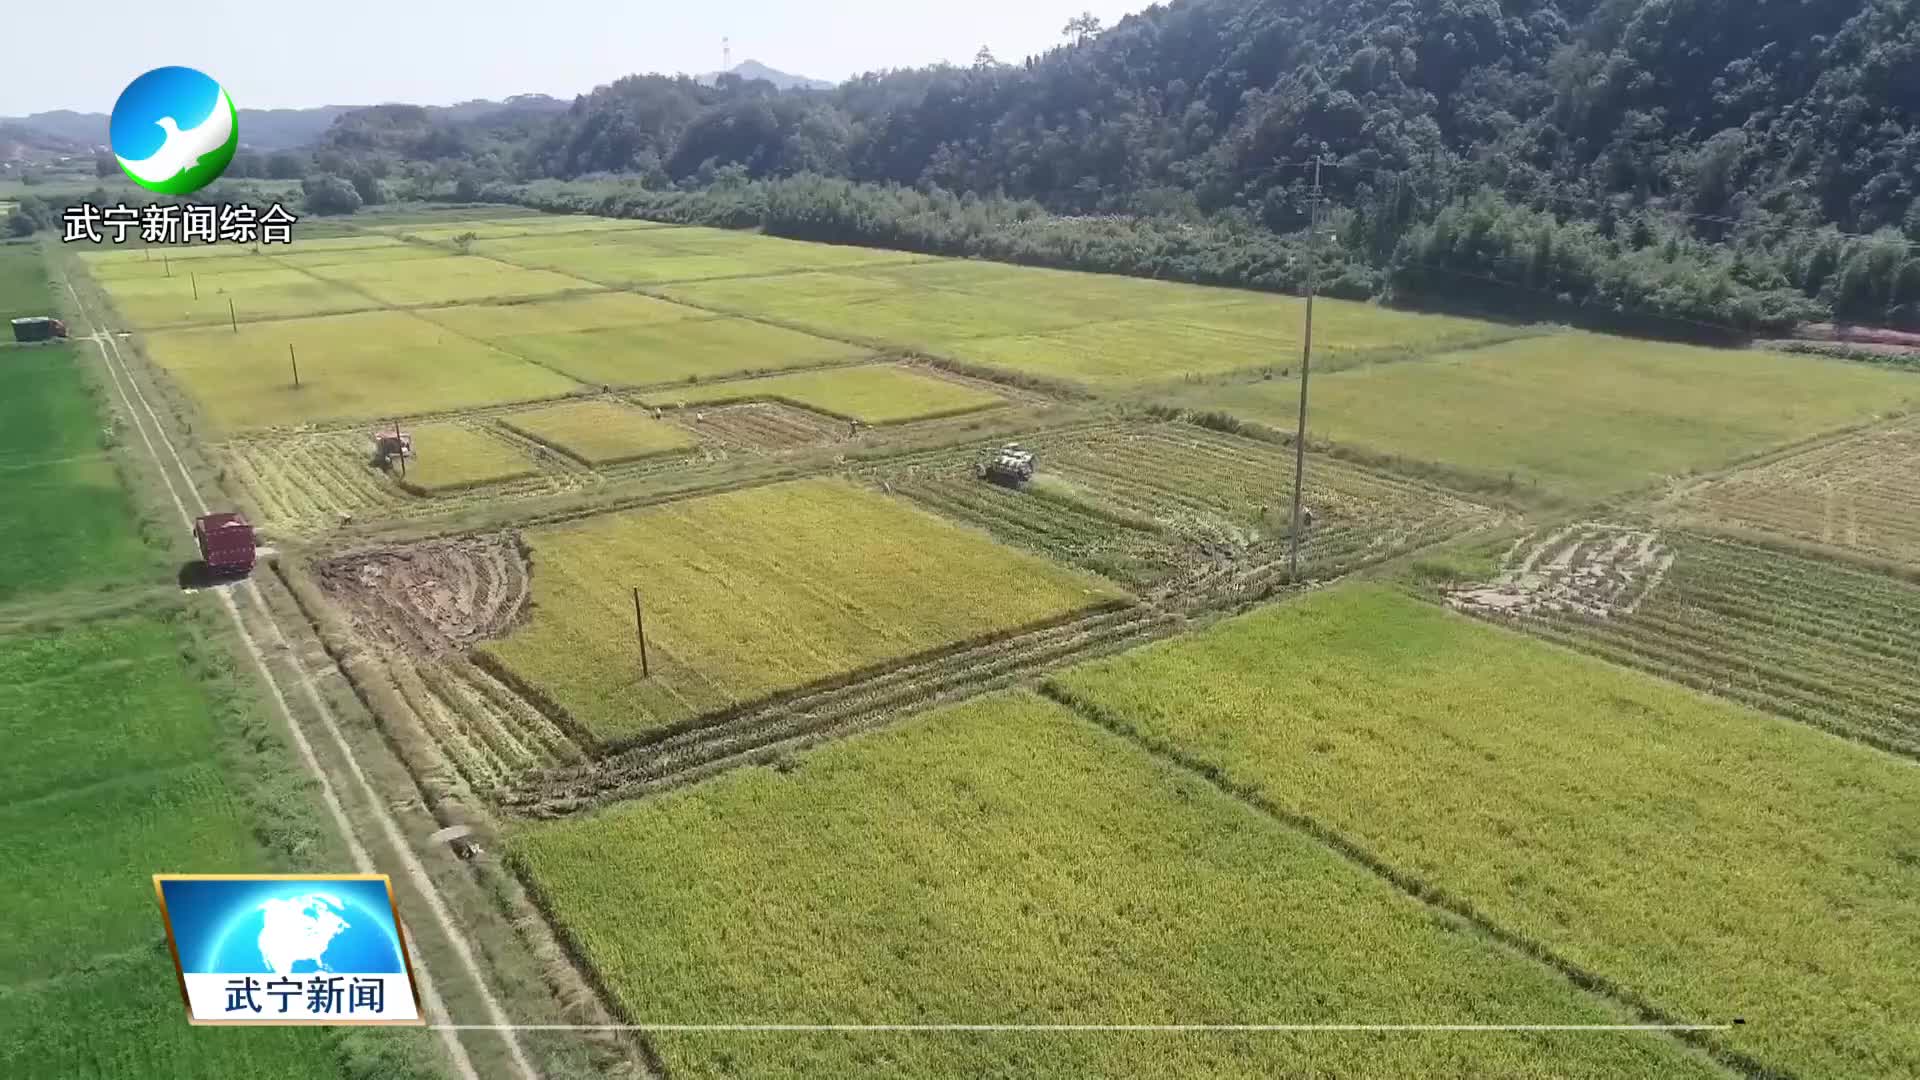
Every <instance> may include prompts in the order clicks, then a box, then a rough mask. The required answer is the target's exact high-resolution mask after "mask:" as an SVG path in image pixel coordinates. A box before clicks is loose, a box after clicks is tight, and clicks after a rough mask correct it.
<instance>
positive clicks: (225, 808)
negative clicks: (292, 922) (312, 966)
mask: <svg viewBox="0 0 1920 1080" xmlns="http://www.w3.org/2000/svg"><path fill="white" fill-rule="evenodd" d="M196 648H197V647H196V646H194V645H192V644H190V643H189V642H188V641H187V640H186V639H184V638H183V637H182V636H181V634H180V633H178V632H177V631H176V630H175V629H174V628H173V627H172V626H171V625H170V624H169V623H168V621H166V620H165V619H160V618H153V617H144V616H140V617H129V618H123V619H115V620H109V621H104V622H91V623H85V624H80V625H75V626H69V627H66V628H64V629H63V630H62V631H61V632H59V633H49V634H41V635H32V636H10V637H9V636H0V701H4V707H3V708H0V737H3V738H4V739H5V742H6V745H7V747H8V753H7V754H6V755H4V763H0V777H4V778H5V779H6V781H7V784H6V795H5V797H4V799H0V857H4V858H5V860H6V865H7V868H8V872H7V874H6V877H5V880H4V881H0V904H4V905H5V907H6V910H7V912H8V915H9V919H10V923H9V926H10V932H9V933H7V934H6V935H4V937H3V938H0V1029H4V1030H5V1031H6V1032H7V1038H6V1039H4V1040H0V1074H4V1075H7V1076H22V1077H26V1076H34V1077H38V1076H48V1077H53V1076H58V1077H99V1078H107V1077H119V1076H135V1075H138V1076H161V1075H164V1076H180V1077H201V1078H206V1080H218V1078H223V1077H231V1076H241V1075H248V1076H255V1075H272V1076H288V1077H316V1078H317V1077H333V1076H338V1075H339V1068H338V1065H337V1063H336V1059H335V1057H334V1053H333V1050H332V1047H331V1040H330V1039H329V1037H328V1036H327V1035H325V1034H324V1033H322V1032H321V1031H319V1030H317V1029H288V1028H280V1029H271V1030H260V1031H232V1030H224V1029H209V1028H192V1027H189V1026H187V1024H186V1019H185V1015H184V1013H185V1007H184V1005H183V1004H182V1002H181V1000H180V992H179V984H178V982H177V980H176V977H175V976H174V974H173V970H172V968H173V964H172V959H171V957H170V956H169V955H168V953H167V948H166V938H165V934H164V928H163V926H162V923H161V919H160V912H159V909H158V907H157V906H156V905H155V903H154V899H153V880H152V875H153V874H154V873H156V872H184V873H192V872H202V873H206V872H219V873H232V872H240V871H245V870H249V869H265V866H264V865H263V860H262V856H261V854H260V851H259V848H258V847H257V846H256V842H255V840H254V837H253V834H252V826H251V824H250V822H249V820H248V816H247V814H246V812H245V810H244V808H243V807H242V806H241V804H240V802H239V800H238V797H237V796H236V794H235V792H234V789H233V788H232V787H231V786H230V784H229V783H228V782H227V781H226V780H225V779H224V778H223V777H222V774H221V772H220V769H219V767H218V766H217V765H216V764H214V763H213V762H211V761H210V758H211V757H212V756H213V753H214V746H213V741H214V732H213V725H214V723H215V722H216V719H217V718H220V717H222V716H224V714H223V713H222V712H221V711H220V708H219V705H218V703H217V702H215V701H213V700H211V699H210V698H209V696H208V694H207V693H206V691H205V690H204V689H203V688H202V686H201V684H200V683H199V682H198V681H197V679H196V678H195V677H194V676H193V674H192V672H191V671H190V670H189V664H190V663H192V662H193V661H192V660H191V659H190V658H191V657H193V656H194V655H195V649H196ZM51 717H57V718H58V722H55V723H49V722H47V721H48V719H49V718H51Z"/></svg>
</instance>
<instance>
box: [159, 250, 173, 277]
mask: <svg viewBox="0 0 1920 1080" xmlns="http://www.w3.org/2000/svg"><path fill="white" fill-rule="evenodd" d="M160 269H162V270H165V271H166V272H167V276H168V277H172V276H173V263H171V262H169V261H168V260H167V253H166V252H164V251H162V252H161V253H160Z"/></svg>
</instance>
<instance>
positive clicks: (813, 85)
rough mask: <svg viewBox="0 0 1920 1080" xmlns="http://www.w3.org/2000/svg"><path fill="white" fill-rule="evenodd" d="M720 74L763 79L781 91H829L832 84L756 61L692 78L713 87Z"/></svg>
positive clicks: (743, 61) (744, 61) (741, 62)
mask: <svg viewBox="0 0 1920 1080" xmlns="http://www.w3.org/2000/svg"><path fill="white" fill-rule="evenodd" d="M722 74H727V75H738V76H740V77H741V78H743V79H765V80H767V81H768V82H770V83H772V84H773V85H775V86H777V87H779V88H780V89H782V90H831V89H833V86H834V84H833V83H831V82H828V81H827V80H825V79H809V78H807V77H806V76H805V75H789V74H788V73H786V72H784V71H780V70H777V69H775V68H770V67H768V66H767V65H765V64H763V63H761V62H760V61H758V60H742V61H740V62H739V63H738V64H735V65H733V68H732V69H731V70H729V71H726V72H724V73H723V72H718V71H709V72H707V73H706V74H704V75H696V76H694V81H695V82H700V83H704V84H706V85H708V86H711V85H713V81H714V80H715V79H717V78H719V77H720V76H721V75H722Z"/></svg>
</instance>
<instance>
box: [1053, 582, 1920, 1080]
mask: <svg viewBox="0 0 1920 1080" xmlns="http://www.w3.org/2000/svg"><path fill="white" fill-rule="evenodd" d="M1053 684H1054V685H1055V686H1056V687H1057V688H1058V691H1059V692H1060V693H1062V694H1063V695H1065V696H1067V697H1070V698H1071V699H1072V700H1074V701H1076V702H1078V703H1081V704H1082V705H1083V707H1084V708H1085V709H1087V710H1088V711H1089V712H1090V713H1092V714H1093V715H1096V716H1098V717H1099V718H1100V719H1101V721H1102V722H1103V723H1104V724H1107V725H1109V726H1111V727H1112V728H1114V729H1116V730H1119V731H1122V732H1125V733H1127V734H1128V735H1129V736H1130V737H1132V738H1133V739H1135V740H1137V741H1139V742H1140V743H1143V744H1145V745H1147V746H1150V747H1154V748H1157V749H1160V750H1162V751H1164V752H1165V753H1168V754H1170V755H1174V756H1177V757H1178V758H1180V759H1181V760H1183V761H1187V762H1190V763H1192V765H1193V766H1194V767H1195V768H1197V769H1200V770H1203V771H1205V772H1207V773H1209V774H1211V775H1217V776H1218V777H1219V778H1220V780H1221V782H1222V783H1223V784H1225V785H1228V786H1229V787H1231V788H1233V789H1236V790H1244V791H1247V792H1249V793H1252V794H1253V795H1255V796H1256V797H1258V798H1260V799H1262V800H1264V801H1266V802H1268V803H1270V804H1272V805H1273V806H1275V807H1276V808H1277V810H1278V811H1279V812H1280V813H1282V814H1285V815H1290V816H1298V817H1299V818H1300V819H1303V820H1305V821H1310V822H1312V823H1313V825H1314V827H1316V828H1320V829H1324V830H1327V831H1329V832H1331V833H1334V834H1337V835H1338V836H1340V837H1342V838H1344V840H1345V842H1347V843H1350V844H1352V845H1353V846H1354V847H1355V848H1357V849H1359V850H1360V851H1364V852H1365V853H1367V856H1368V857H1369V858H1372V859H1377V860H1379V861H1380V862H1381V863H1383V864H1385V865H1387V866H1389V867H1391V868H1392V869H1393V871H1394V872H1395V873H1398V874H1401V875H1404V876H1405V877H1407V878H1409V879H1412V880H1414V881H1417V882H1420V883H1421V885H1422V887H1423V888H1425V889H1427V890H1430V891H1431V893H1432V894H1433V895H1435V896H1436V897H1441V898H1444V899H1445V902H1447V903H1449V904H1450V905H1453V906H1457V907H1464V908H1470V909H1471V910H1473V911H1474V912H1477V913H1478V914H1479V915H1480V916H1482V917H1484V918H1486V919H1487V920H1490V921H1491V922H1492V923H1494V924H1496V925H1498V926H1501V927H1503V928H1505V929H1507V930H1509V931H1511V932H1513V933H1514V934H1517V935H1519V936H1520V937H1521V938H1523V939H1525V940H1527V941H1529V942H1533V943H1536V944H1537V945H1538V946H1539V947H1541V948H1543V949H1546V950H1548V951H1550V952H1551V953H1552V954H1554V955H1556V956H1558V957H1561V958H1563V959H1564V960H1565V961H1566V962H1567V963H1569V964H1572V965H1574V966H1575V967H1577V968H1578V969H1579V970H1582V971H1585V972H1588V973H1591V975H1592V976H1593V977H1594V978H1597V979H1600V980H1604V981H1605V982H1606V983H1607V984H1609V985H1613V986H1618V987H1623V988H1625V989H1626V990H1627V991H1629V992H1631V993H1633V994H1636V995H1638V996H1639V997H1641V998H1643V999H1645V1000H1647V1001H1649V1002H1651V1003H1652V1004H1653V1005H1654V1006H1656V1007H1658V1008H1659V1009H1661V1010H1663V1011H1664V1012H1665V1013H1666V1014H1668V1015H1672V1016H1679V1017H1685V1018H1687V1019H1688V1020H1691V1021H1708V1020H1720V1021H1724V1020H1726V1019H1728V1018H1730V1017H1733V1016H1738V1017H1741V1018H1743V1019H1744V1020H1745V1022H1746V1023H1745V1026H1743V1027H1740V1028H1737V1029H1735V1030H1733V1031H1729V1032H1724V1033H1716V1034H1714V1035H1713V1036H1712V1039H1713V1040H1714V1041H1715V1042H1718V1043H1720V1044H1723V1045H1725V1046H1727V1047H1730V1048H1732V1049H1734V1050H1737V1051H1738V1052H1740V1053H1742V1054H1745V1055H1748V1056H1749V1057H1751V1058H1753V1059H1755V1060H1756V1061H1758V1062H1761V1063H1764V1064H1765V1065H1766V1066H1767V1067H1770V1068H1774V1069H1778V1070H1780V1071H1782V1072H1783V1073H1784V1074H1790V1075H1798V1076H1870V1075H1871V1076H1893V1075H1906V1074H1909V1073H1912V1072H1914V1071H1916V1070H1920V1031H1916V1029H1915V1028H1914V1027H1913V1026H1912V1025H1909V1024H1905V1023H1904V1022H1903V1020H1902V1018H1903V1017H1906V1016H1910V1015H1913V1013H1914V1012H1915V1010H1916V1009H1920V974H1916V970H1915V968H1914V967H1913V965H1912V964H1911V963H1910V962H1908V961H1909V959H1910V958H1911V957H1912V956H1914V955H1916V951H1917V950H1920V879H1916V877H1915V875H1914V869H1913V868H1914V860H1915V848H1914V839H1913V838H1914V836H1915V835H1916V834H1917V832H1920V773H1916V772H1915V770H1914V768H1913V765H1912V763H1911V762H1910V761H1905V760H1902V759H1900V758H1896V757H1893V756H1891V755H1887V754H1883V753H1880V752H1878V751H1874V750H1870V749H1866V748H1863V747H1860V746H1857V745H1854V744H1851V743H1848V742H1845V741H1842V740H1839V739H1834V738H1832V737H1830V736H1828V735H1826V734H1824V733H1822V732H1819V731H1816V730H1814V729H1812V728H1809V727H1806V726H1802V725H1800V724H1797V723H1794V722H1792V721H1788V720H1783V719H1778V718H1775V717H1772V716H1768V715H1765V714H1762V713H1759V712H1755V711H1752V710H1749V709H1746V708H1743V707H1740V706H1735V705H1731V704H1725V703H1722V702H1719V701H1716V700H1713V699H1710V698H1707V697H1703V696H1700V695H1698V694H1696V693H1694V692H1692V691H1690V690H1686V689H1682V688H1680V687H1678V686H1674V685H1672V684H1667V683H1662V682H1660V681H1657V680H1654V679H1651V678H1647V677H1645V676H1642V675H1639V674H1637V673H1632V672H1628V671H1625V670H1623V669H1620V668H1616V667H1612V666H1609V665H1606V664H1603V663H1600V662H1598V661H1594V660H1590V659H1587V658H1584V657H1580V656H1576V655H1574V654H1571V653H1567V652H1562V651H1560V650H1557V649H1553V648H1549V647H1543V646H1541V645H1539V644H1538V643H1536V642H1533V641H1531V640H1529V639H1527V638H1525V637H1521V636H1518V635H1513V634H1510V633H1507V632H1504V631H1501V630H1498V629H1494V628H1491V627H1487V626H1484V625H1482V624H1480V623H1477V622H1475V621H1473V620H1471V619H1468V618H1466V617H1464V616H1459V615H1454V614H1451V613H1449V612H1446V611H1443V610H1440V609H1437V608H1433V607H1429V606H1427V605H1425V604H1422V603H1420V602H1418V601H1415V600H1412V599H1408V598H1406V597H1404V596H1402V595H1400V594H1397V593H1394V592H1390V591H1387V590H1385V589H1383V588H1380V587H1374V586H1353V587H1346V588H1340V589H1335V590H1332V591H1328V592H1323V593H1318V594H1316V595H1315V596H1313V597H1311V598H1309V599H1305V600H1301V601H1299V602H1296V603H1293V604H1288V605H1285V606H1281V607H1277V608H1271V609H1268V610H1265V611H1262V612H1259V613H1257V614H1254V615H1250V616H1246V617H1244V618H1240V619H1236V620H1233V621H1231V622H1228V623H1224V624H1222V625H1220V626H1218V627H1216V628H1214V629H1212V630H1209V631H1207V632H1205V633H1202V634H1200V635H1197V636H1194V637H1191V638H1187V639H1184V640H1181V641H1177V642H1172V643H1166V644H1160V645H1154V646H1150V647H1148V648H1145V649H1142V650H1139V651H1137V652H1134V653H1131V654H1128V655H1126V656H1124V657H1121V658H1118V659H1114V660H1109V661H1102V662H1097V663H1095V664H1092V665H1090V666H1086V667H1083V668H1079V669H1076V670H1073V671H1070V672H1068V673H1066V674H1064V675H1061V676H1058V677H1056V678H1055V679H1054V680H1053ZM1787 958H1790V959H1791V962H1783V961H1784V960H1786V959H1787Z"/></svg>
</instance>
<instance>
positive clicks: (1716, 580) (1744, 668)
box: [1495, 534, 1920, 757]
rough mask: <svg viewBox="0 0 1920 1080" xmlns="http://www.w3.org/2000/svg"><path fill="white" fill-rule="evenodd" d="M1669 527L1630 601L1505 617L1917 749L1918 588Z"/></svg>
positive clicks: (1624, 660)
mask: <svg viewBox="0 0 1920 1080" xmlns="http://www.w3.org/2000/svg"><path fill="white" fill-rule="evenodd" d="M1668 539H1669V542H1671V543H1672V544H1673V546H1674V551H1675V557H1674V560H1673V564H1672V566H1671V568H1670V569H1669V570H1668V572H1667V573H1666V575H1665V576H1664V579H1663V580H1662V581H1661V582H1660V584H1659V586H1658V587H1657V588H1654V589H1652V590H1650V591H1649V592H1648V593H1647V595H1646V597H1645V598H1644V600H1642V601H1641V603H1640V604H1639V606H1638V607H1637V608H1636V609H1634V610H1633V611H1632V612H1631V613H1625V612H1620V611H1616V612H1615V613H1614V614H1612V615H1611V616H1604V615H1597V614H1593V613H1591V612H1588V611H1582V610H1580V609H1578V608H1571V607H1570V608H1566V609H1563V610H1559V611H1546V610H1542V611H1540V612H1537V613H1535V614H1532V615H1527V616H1521V617H1517V618H1514V617H1509V618H1512V624H1513V625H1517V626H1519V627H1522V628H1524V629H1526V630H1528V631H1529V632H1531V633H1534V634H1538V635H1540V636H1542V637H1546V638H1549V639H1551V640H1554V641H1557V642H1560V643H1561V644H1564V645H1567V646H1570V647H1572V648H1575V649H1578V650H1580V651H1582V652H1587V653H1592V654H1594V655H1597V656H1601V657H1604V658H1605V659H1608V660H1612V661H1615V662H1617V663H1620V664H1624V665H1626V666H1629V667H1634V668H1638V669H1640V670H1643V671H1647V672H1650V673H1652V674H1655V675H1659V676H1662V677H1664V678H1667V679H1671V680H1673V681H1675V682H1679V683H1682V684H1684V685H1687V686H1692V687H1694V688H1696V689H1699V690H1704V691H1707V692H1709V693H1713V694H1718V695H1720V696H1722V697H1726V698H1730V699H1732V700H1735V701H1739V702H1742V703H1744V704H1747V705H1751V706H1753V707H1754V708H1757V709H1762V710H1764V711H1767V712H1771V713H1774V714H1776V715H1780V716H1785V717H1788V718H1790V719H1794V720H1799V721H1801V722H1804V723H1807V724H1811V725H1814V726H1816V727H1820V728H1824V729H1827V730H1829V731H1833V732H1835V733H1836V734H1840V735H1844V736H1847V737H1849V738H1853V739H1857V740H1859V741H1861V742H1865V743H1868V744H1870V745H1873V746H1878V747H1880V748H1882V749H1885V750H1889V751H1892V752H1895V753H1900V754H1905V755H1907V756H1910V757H1920V642H1916V641H1915V640H1914V637H1913V628H1914V627H1915V626H1920V588H1916V587H1915V586H1913V585H1910V584H1907V583H1905V582H1901V581H1897V580H1894V579H1892V578H1888V577H1884V576H1881V575H1878V574H1873V573H1869V572H1866V571H1860V570H1853V569H1849V568H1845V567H1840V566H1835V565H1832V564H1830V563H1825V562H1818V561H1814V560H1811V559H1805V558H1799V557H1796V556H1790V555H1784V554H1781V553H1779V552H1775V551H1771V550H1765V549H1761V548H1756V547H1750V546H1747V545H1743V544H1735V543H1729V542H1725V541H1720V540H1709V539H1705V538H1701V537H1695V536H1684V535H1683V536H1679V537H1677V538H1676V537H1675V536H1673V535H1672V534H1669V537H1668ZM1495 618H1496V620H1497V621H1498V620H1500V618H1501V617H1498V616H1496V617H1495Z"/></svg>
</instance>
